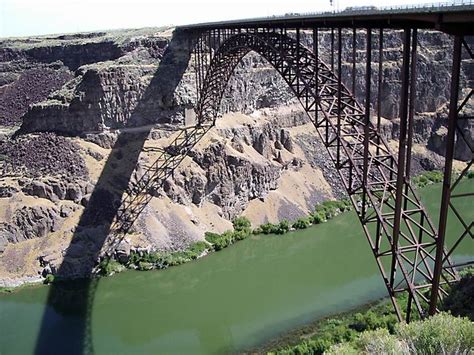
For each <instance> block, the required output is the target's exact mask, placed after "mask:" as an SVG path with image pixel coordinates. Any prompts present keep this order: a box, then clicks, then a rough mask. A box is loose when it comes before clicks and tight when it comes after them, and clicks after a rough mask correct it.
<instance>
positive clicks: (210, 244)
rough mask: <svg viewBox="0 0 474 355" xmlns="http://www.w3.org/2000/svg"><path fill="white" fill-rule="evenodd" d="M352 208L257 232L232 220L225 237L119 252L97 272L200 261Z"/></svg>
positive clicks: (340, 204) (329, 206)
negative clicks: (171, 248)
mask: <svg viewBox="0 0 474 355" xmlns="http://www.w3.org/2000/svg"><path fill="white" fill-rule="evenodd" d="M351 209H352V205H351V202H350V200H348V199H344V200H332V201H325V202H323V203H321V204H319V205H317V206H316V207H315V209H314V211H313V212H312V213H311V214H310V215H308V216H307V217H301V218H298V219H297V220H296V221H292V222H290V221H287V220H282V221H280V222H279V223H277V224H273V223H265V224H262V225H260V226H258V227H256V228H254V229H252V226H251V223H250V221H249V220H248V219H247V218H246V217H238V218H235V219H234V220H233V221H232V226H233V229H232V230H228V231H225V232H224V233H221V234H219V233H212V232H206V233H205V235H204V238H205V242H202V241H199V242H196V243H193V244H192V245H190V246H189V247H188V248H187V249H184V250H181V251H176V252H171V253H170V252H160V251H152V252H147V251H140V252H138V251H132V252H130V254H129V255H123V254H120V253H115V254H114V256H113V257H112V258H110V259H104V260H102V261H101V262H100V264H99V265H98V268H97V271H96V273H97V274H98V275H100V276H111V275H113V274H115V273H118V272H121V271H124V270H126V269H133V270H140V271H146V270H153V269H167V268H169V267H172V266H178V265H182V264H185V263H188V262H190V261H193V260H196V259H199V258H201V257H203V256H206V255H208V254H209V253H212V252H217V251H220V250H222V249H224V248H227V247H229V246H231V245H233V244H235V243H237V242H239V241H242V240H244V239H247V238H248V237H250V236H251V235H260V234H263V235H269V234H273V235H283V234H286V233H288V232H291V231H296V230H301V229H306V228H308V227H310V226H311V225H317V224H321V223H325V222H327V221H329V220H331V219H332V218H334V217H335V216H337V215H339V214H341V213H344V212H347V211H350V210H351ZM54 281H55V278H54V276H52V275H51V277H49V278H48V277H47V278H46V279H45V283H50V282H54Z"/></svg>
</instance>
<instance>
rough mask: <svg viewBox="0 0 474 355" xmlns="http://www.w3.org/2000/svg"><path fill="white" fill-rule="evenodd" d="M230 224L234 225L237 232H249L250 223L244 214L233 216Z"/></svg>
mask: <svg viewBox="0 0 474 355" xmlns="http://www.w3.org/2000/svg"><path fill="white" fill-rule="evenodd" d="M232 225H233V226H234V230H235V231H237V232H241V231H244V232H247V233H250V231H251V229H252V224H251V223H250V221H249V219H248V218H247V217H244V216H241V217H238V218H235V219H234V220H233V221H232Z"/></svg>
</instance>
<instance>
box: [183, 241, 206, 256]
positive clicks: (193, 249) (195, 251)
mask: <svg viewBox="0 0 474 355" xmlns="http://www.w3.org/2000/svg"><path fill="white" fill-rule="evenodd" d="M207 248H208V245H207V244H206V243H205V242H202V241H199V242H196V243H194V244H191V245H190V247H189V248H188V251H189V252H190V253H191V255H192V259H195V258H197V257H198V256H199V255H201V254H202V253H204V252H205V251H206V250H207Z"/></svg>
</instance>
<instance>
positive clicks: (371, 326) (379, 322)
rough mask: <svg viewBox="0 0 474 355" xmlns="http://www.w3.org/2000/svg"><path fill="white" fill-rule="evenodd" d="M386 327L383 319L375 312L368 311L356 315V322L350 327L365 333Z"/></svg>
mask: <svg viewBox="0 0 474 355" xmlns="http://www.w3.org/2000/svg"><path fill="white" fill-rule="evenodd" d="M385 325H386V324H385V321H384V319H383V317H381V316H380V315H377V314H375V313H374V312H373V311H368V312H365V313H364V314H362V313H356V315H355V316H354V322H353V323H352V324H350V325H349V327H350V328H351V329H354V330H356V331H358V332H363V331H366V330H375V329H377V328H381V327H384V326H385Z"/></svg>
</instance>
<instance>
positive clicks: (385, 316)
mask: <svg viewBox="0 0 474 355" xmlns="http://www.w3.org/2000/svg"><path fill="white" fill-rule="evenodd" d="M460 275H461V281H460V282H459V284H457V285H456V286H454V287H453V289H451V290H450V292H449V295H448V296H447V297H446V298H445V300H444V302H443V304H442V305H441V310H442V311H444V312H450V313H452V314H453V315H454V316H460V317H467V318H469V319H470V320H471V321H474V312H473V310H474V304H473V303H472V298H473V297H474V295H473V294H472V289H473V288H474V268H472V267H471V268H466V269H464V270H463V271H461V272H460ZM397 300H398V302H399V304H400V306H401V308H402V309H404V308H405V307H406V303H407V302H408V298H407V296H406V295H401V296H399V297H397ZM417 320H419V315H418V314H417V313H416V312H415V313H414V314H413V318H412V321H417ZM397 324H398V320H397V317H396V315H395V312H394V310H393V306H392V304H391V302H390V300H389V299H388V298H385V299H382V300H379V301H377V302H371V303H369V304H366V305H363V306H361V307H357V308H355V309H353V310H350V311H348V312H343V313H340V314H336V315H333V316H330V317H325V318H323V319H319V320H315V321H313V322H311V323H309V324H308V325H305V326H304V327H300V328H297V329H294V330H292V331H291V332H288V333H286V334H283V335H281V336H279V337H277V338H275V339H272V340H271V341H269V342H267V343H265V344H263V345H262V346H260V347H257V348H255V349H252V350H250V351H248V353H249V354H279V355H289V354H306V353H311V354H323V353H324V352H325V351H328V350H329V349H331V347H333V346H334V345H337V344H342V343H349V344H350V343H354V342H355V341H356V340H357V339H358V338H359V337H360V336H361V335H362V334H364V333H365V332H368V331H374V330H380V329H383V330H386V331H387V332H388V333H389V334H394V333H395V329H396V325H397ZM472 326H473V327H474V325H472ZM472 332H474V330H472ZM473 341H474V339H473Z"/></svg>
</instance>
